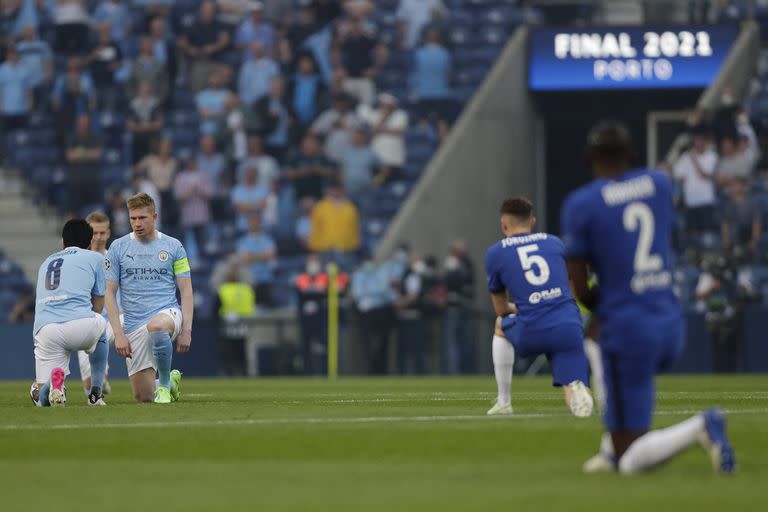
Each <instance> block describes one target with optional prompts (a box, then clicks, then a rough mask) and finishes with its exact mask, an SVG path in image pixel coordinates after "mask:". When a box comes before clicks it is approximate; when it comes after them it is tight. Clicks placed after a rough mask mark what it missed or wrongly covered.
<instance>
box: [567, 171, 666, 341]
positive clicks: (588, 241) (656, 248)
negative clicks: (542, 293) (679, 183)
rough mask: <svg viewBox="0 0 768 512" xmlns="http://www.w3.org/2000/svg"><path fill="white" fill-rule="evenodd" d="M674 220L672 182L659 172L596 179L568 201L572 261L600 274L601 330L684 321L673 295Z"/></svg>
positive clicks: (568, 229) (598, 276) (569, 248)
mask: <svg viewBox="0 0 768 512" xmlns="http://www.w3.org/2000/svg"><path fill="white" fill-rule="evenodd" d="M674 215H675V213H674V209H673V205H672V187H671V183H670V180H669V178H668V177H667V176H666V175H665V174H663V173H661V172H659V171H648V170H631V171H627V172H626V173H624V174H623V175H622V176H620V177H618V178H616V179H613V180H609V179H596V180H594V181H592V182H591V183H589V184H587V185H585V186H583V187H581V188H580V189H578V190H576V191H574V192H573V193H571V194H570V195H569V196H568V198H567V199H566V201H565V203H564V204H563V208H562V210H561V216H562V219H561V229H562V231H563V242H564V243H565V246H566V252H567V255H568V257H569V258H573V259H579V260H584V261H586V262H588V263H589V264H590V265H591V266H592V269H593V270H594V271H595V273H596V274H597V278H598V281H599V283H600V299H599V304H598V307H597V313H598V316H599V318H600V323H601V326H602V325H611V324H612V323H619V324H620V323H622V322H626V321H627V320H630V319H632V320H636V319H641V320H643V321H646V322H652V321H654V320H656V319H660V318H661V317H665V318H668V317H669V316H671V315H677V316H680V306H679V305H678V302H677V298H676V297H675V295H674V293H673V291H672V248H671V240H672V226H673V222H674ZM633 317H634V318H633Z"/></svg>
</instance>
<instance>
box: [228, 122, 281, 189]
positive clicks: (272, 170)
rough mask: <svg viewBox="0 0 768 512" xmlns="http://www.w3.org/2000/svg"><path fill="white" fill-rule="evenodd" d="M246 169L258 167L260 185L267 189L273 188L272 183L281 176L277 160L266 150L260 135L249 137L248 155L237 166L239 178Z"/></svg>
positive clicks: (239, 178)
mask: <svg viewBox="0 0 768 512" xmlns="http://www.w3.org/2000/svg"><path fill="white" fill-rule="evenodd" d="M246 169H256V171H257V173H258V178H257V180H256V181H257V183H258V185H259V186H260V187H264V188H266V189H267V190H271V189H272V184H273V183H274V182H275V181H276V180H277V179H278V177H279V176H280V168H279V167H278V165H277V161H276V160H275V159H274V158H273V157H272V156H270V155H268V154H266V153H265V152H264V144H263V142H262V139H261V137H259V136H258V135H251V136H249V137H248V156H247V157H246V158H245V160H243V162H242V163H241V164H240V165H239V166H238V168H237V178H238V180H241V179H242V178H243V175H244V174H245V171H246Z"/></svg>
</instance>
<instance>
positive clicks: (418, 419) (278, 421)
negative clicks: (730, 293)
mask: <svg viewBox="0 0 768 512" xmlns="http://www.w3.org/2000/svg"><path fill="white" fill-rule="evenodd" d="M700 412H701V410H685V409H666V410H660V411H656V413H655V414H656V415H658V416H681V415H683V416H690V415H693V414H698V413H700ZM725 413H726V414H731V415H740V414H768V408H760V409H726V410H725ZM566 416H569V414H568V413H566V412H562V413H524V414H512V415H509V416H491V417H489V416H485V415H481V414H462V415H452V416H449V415H446V416H362V417H351V418H344V417H340V418H322V417H308V418H306V417H305V418H248V419H239V420H215V421H204V420H197V421H196V420H191V421H190V420H186V421H156V422H155V421H153V422H136V423H89V424H79V423H61V424H50V425H49V424H46V425H43V424H37V425H29V424H25V425H13V424H11V425H0V431H11V430H49V429H52V430H87V429H103V428H106V429H131V428H167V427H237V426H260V425H317V424H340V425H343V424H371V423H411V422H413V423H429V422H440V421H504V420H507V421H509V420H526V419H539V418H555V417H566Z"/></svg>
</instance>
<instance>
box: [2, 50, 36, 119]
mask: <svg viewBox="0 0 768 512" xmlns="http://www.w3.org/2000/svg"><path fill="white" fill-rule="evenodd" d="M31 82H32V81H31V77H30V73H29V70H28V69H27V67H26V66H24V65H23V64H22V63H21V62H20V61H19V53H18V52H17V51H16V47H15V46H13V45H10V46H8V50H7V52H6V60H5V62H3V64H2V65H0V113H2V116H3V118H10V117H24V116H26V115H27V114H28V113H29V110H30V108H31V106H32V83H31ZM7 122H8V120H7V119H6V120H4V124H5V123H7ZM6 129H7V128H6Z"/></svg>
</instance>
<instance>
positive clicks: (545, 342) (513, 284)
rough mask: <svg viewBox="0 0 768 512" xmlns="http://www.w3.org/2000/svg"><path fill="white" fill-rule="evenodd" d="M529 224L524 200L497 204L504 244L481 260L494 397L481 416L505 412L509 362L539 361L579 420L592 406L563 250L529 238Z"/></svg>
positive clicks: (539, 237)
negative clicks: (491, 323) (493, 318)
mask: <svg viewBox="0 0 768 512" xmlns="http://www.w3.org/2000/svg"><path fill="white" fill-rule="evenodd" d="M535 223H536V218H535V217H534V216H533V205H532V204H531V202H530V201H529V200H528V199H525V198H523V197H516V198H511V199H507V200H506V201H504V203H503V204H502V205H501V229H502V231H503V232H504V234H505V235H506V238H503V239H502V240H501V241H499V242H497V243H495V244H494V245H493V246H491V248H490V249H488V251H487V252H486V254H485V268H486V272H487V274H488V289H489V291H490V292H491V299H492V300H493V307H494V310H495V311H496V314H497V315H498V317H499V318H498V320H497V322H496V332H495V335H494V337H493V346H492V353H493V367H494V373H495V375H496V384H497V386H498V392H499V393H498V397H497V399H496V403H495V404H494V406H493V408H491V409H490V410H489V411H488V414H489V415H491V416H493V415H498V414H511V413H512V406H511V397H510V391H509V388H510V384H511V382H512V368H513V366H514V363H515V355H516V354H517V355H518V356H521V357H527V356H535V355H539V354H546V355H547V358H548V359H549V362H550V364H551V366H552V383H553V384H554V385H555V386H562V387H563V389H564V392H565V401H566V403H567V404H568V407H569V408H570V410H571V412H572V413H573V414H574V415H575V416H578V417H586V416H589V415H591V414H592V409H593V406H594V403H593V400H592V395H590V393H589V390H588V389H587V387H586V385H585V384H584V383H585V382H587V379H588V375H589V368H588V363H587V359H586V356H585V355H584V346H583V339H584V331H583V328H582V320H581V315H580V313H579V309H578V307H577V306H576V303H575V302H574V300H573V298H572V296H571V292H570V288H569V285H568V272H567V270H566V266H565V248H564V247H563V243H562V242H561V241H560V240H559V239H558V238H557V237H556V236H552V235H548V234H546V233H534V232H533V227H534V225H535ZM510 299H511V300H512V301H514V303H513V304H510Z"/></svg>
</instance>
